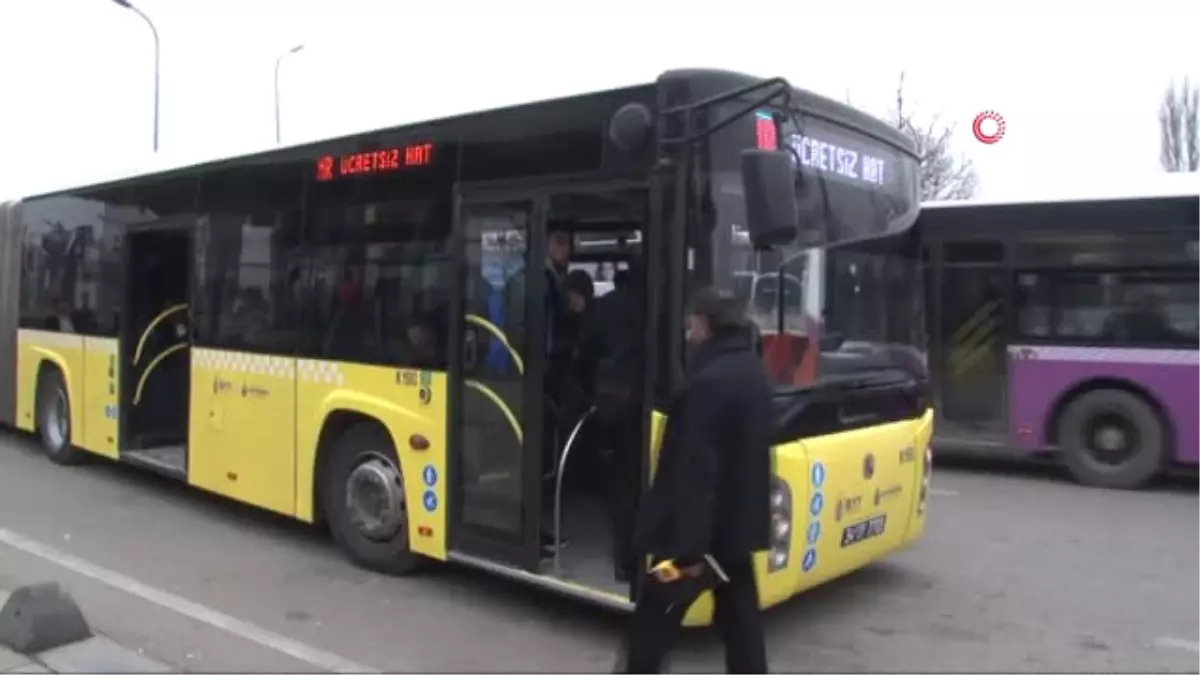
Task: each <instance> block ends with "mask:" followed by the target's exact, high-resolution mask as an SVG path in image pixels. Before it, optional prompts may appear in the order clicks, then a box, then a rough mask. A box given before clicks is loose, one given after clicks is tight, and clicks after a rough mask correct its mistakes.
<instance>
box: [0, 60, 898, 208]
mask: <svg viewBox="0 0 1200 675" xmlns="http://www.w3.org/2000/svg"><path fill="white" fill-rule="evenodd" d="M770 79H771V78H765V77H759V76H756V75H750V74H745V73H738V72H732V71H726V70H717V69H672V70H668V71H666V72H663V73H660V74H659V75H658V79H657V80H656V79H644V80H641V81H639V82H635V83H633V84H629V85H625V86H617V87H608V88H602V87H601V88H592V89H590V90H584V91H579V90H578V89H575V88H572V89H571V90H570V91H569V92H567V93H560V94H559V95H556V96H543V97H540V98H533V99H532V100H525V101H521V102H512V101H511V100H510V101H506V102H503V103H502V102H501V101H496V100H493V101H490V102H488V103H480V104H479V105H476V106H470V107H468V108H466V109H465V110H463V111H461V112H457V113H455V114H449V115H447V114H440V115H438V114H434V115H433V116H431V117H428V118H424V119H406V120H404V121H403V122H400V123H398V124H395V125H392V126H388V127H382V128H376V129H362V130H358V131H354V132H351V133H345V134H339V135H337V136H332V137H328V138H321V139H310V140H306V141H304V142H301V143H294V144H290V145H286V144H285V145H268V146H259V147H255V148H248V149H246V150H243V151H241V152H237V153H233V154H231V153H227V152H223V153H221V154H219V155H217V156H209V157H201V156H198V155H197V153H194V152H174V153H172V152H170V151H168V152H166V153H161V154H155V155H150V156H145V155H141V154H135V155H134V156H132V157H129V158H127V159H126V160H125V161H122V162H120V163H116V164H115V165H110V166H109V167H107V168H104V169H99V170H92V171H88V172H87V173H86V174H82V173H81V174H76V175H64V174H61V173H60V174H59V178H58V180H55V181H54V183H53V184H50V185H45V184H43V185H41V186H38V187H37V188H36V189H34V190H30V191H29V192H26V193H25V194H24V195H6V197H7V198H9V199H13V200H19V199H26V200H28V199H39V198H44V197H51V196H58V195H60V194H63V193H67V192H73V191H76V190H80V189H92V188H104V187H110V186H115V185H119V184H123V183H125V182H126V181H134V180H137V179H142V178H148V177H151V176H154V177H160V176H161V177H165V176H168V175H172V174H178V173H183V172H187V171H195V170H205V169H215V168H219V167H222V166H226V165H231V164H242V163H245V164H253V163H255V162H262V163H266V162H272V161H275V160H277V159H278V158H280V157H283V156H295V155H298V154H301V153H305V152H312V153H314V155H315V154H316V153H319V152H321V149H322V148H324V147H326V146H331V145H336V144H341V143H345V142H347V141H353V140H354V139H357V138H359V137H363V136H368V135H373V134H388V133H394V132H404V131H406V130H408V129H415V128H421V127H428V126H430V125H441V124H448V123H458V122H469V121H470V120H472V119H475V118H479V117H481V116H488V115H493V114H496V113H502V112H514V111H518V110H521V109H525V108H528V109H539V108H541V107H542V106H553V105H555V104H560V103H566V102H568V101H574V100H577V99H583V98H593V97H594V98H595V99H597V100H603V99H606V98H608V97H616V96H621V95H622V94H630V95H632V94H633V93H634V92H636V91H639V90H645V89H646V88H648V87H654V86H656V85H657V84H658V83H661V82H663V81H666V80H675V81H679V80H686V81H690V82H691V84H692V85H694V86H695V88H696V92H695V93H696V94H701V93H702V92H703V93H707V94H710V95H712V94H721V93H726V92H727V91H728V90H732V89H737V88H739V87H744V86H747V85H750V84H754V83H756V82H764V83H765V82H767V81H769V80H770ZM792 91H793V92H794V93H795V94H796V95H798V98H799V100H800V102H801V104H802V106H803V108H804V109H805V110H806V112H808V113H809V114H815V115H817V116H819V117H822V118H826V119H832V120H835V121H837V122H838V123H841V124H846V125H849V126H850V127H852V128H853V129H854V130H855V131H857V132H859V133H864V134H868V135H870V136H873V137H875V138H877V139H879V140H881V141H883V142H885V143H887V144H889V145H891V146H894V147H896V148H898V149H900V150H902V151H903V152H905V153H907V154H910V155H914V156H915V149H914V146H913V145H912V141H911V139H909V138H908V137H907V136H905V135H903V134H901V133H899V132H898V131H897V130H895V129H894V128H892V127H891V126H889V125H887V124H885V123H884V122H883V121H881V120H879V119H877V118H875V117H872V116H871V115H868V114H867V113H864V112H862V111H860V110H858V109H856V108H854V107H853V106H849V105H846V104H844V103H839V102H838V101H835V100H833V99H830V98H827V97H824V96H821V95H820V94H816V93H814V92H811V91H807V90H804V89H799V88H793V89H792ZM700 98H703V96H700Z"/></svg>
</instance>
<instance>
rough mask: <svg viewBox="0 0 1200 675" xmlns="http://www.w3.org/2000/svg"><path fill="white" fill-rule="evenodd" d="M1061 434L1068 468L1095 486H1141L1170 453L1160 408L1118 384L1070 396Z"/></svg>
mask: <svg viewBox="0 0 1200 675" xmlns="http://www.w3.org/2000/svg"><path fill="white" fill-rule="evenodd" d="M1058 438H1059V443H1060V444H1061V445H1062V447H1063V453H1064V454H1063V463H1064V464H1066V467H1067V470H1068V471H1070V472H1071V475H1072V476H1073V477H1074V478H1075V480H1077V481H1079V482H1080V483H1082V484H1084V485H1089V486H1094V487H1104V488H1114V489H1125V490H1128V489H1134V488H1138V487H1141V486H1143V485H1145V484H1146V483H1148V482H1149V481H1150V480H1151V479H1153V478H1154V477H1155V476H1156V475H1158V472H1159V471H1160V470H1161V469H1162V467H1163V465H1164V464H1165V462H1166V459H1167V432H1166V429H1164V428H1163V423H1162V420H1161V418H1160V417H1159V415H1158V413H1157V411H1155V409H1154V407H1153V406H1151V405H1150V404H1149V403H1148V402H1146V401H1145V400H1144V399H1142V398H1141V397H1140V396H1137V395H1135V394H1131V393H1129V392H1126V391H1121V390H1119V389H1097V390H1094V391H1089V392H1087V393H1086V394H1083V395H1082V396H1080V397H1078V398H1076V399H1075V400H1074V401H1071V403H1070V404H1069V405H1068V406H1067V409H1066V410H1065V411H1064V412H1063V415H1062V418H1061V420H1060V422H1059V434H1058Z"/></svg>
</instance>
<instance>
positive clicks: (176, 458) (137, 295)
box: [110, 226, 192, 476]
mask: <svg viewBox="0 0 1200 675" xmlns="http://www.w3.org/2000/svg"><path fill="white" fill-rule="evenodd" d="M123 255H124V259H125V289H124V293H125V297H124V302H123V303H122V305H121V307H122V309H121V337H120V350H119V351H120V356H119V360H120V374H119V382H120V405H119V410H120V429H121V432H120V436H121V443H120V448H121V457H122V459H131V460H133V461H135V462H139V463H143V464H148V465H150V466H151V467H152V468H155V469H158V470H162V471H165V472H168V473H171V474H175V475H180V476H182V475H184V474H185V473H186V470H187V461H186V458H187V454H186V453H187V451H186V443H187V428H188V392H189V389H190V386H189V382H190V380H189V370H190V360H191V359H190V351H191V350H190V348H191V333H192V331H191V329H190V324H189V310H188V300H189V296H190V276H189V272H190V270H191V269H192V265H191V259H192V234H191V230H190V228H185V227H178V226H170V227H153V228H150V229H137V230H130V231H129V232H127V233H126V234H125V237H124V250H123ZM114 365H115V364H114ZM110 370H111V369H110ZM114 387H115V385H114Z"/></svg>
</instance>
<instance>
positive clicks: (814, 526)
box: [808, 520, 821, 546]
mask: <svg viewBox="0 0 1200 675" xmlns="http://www.w3.org/2000/svg"><path fill="white" fill-rule="evenodd" d="M820 538H821V521H819V520H814V521H813V522H811V523H809V525H808V543H809V545H810V546H811V545H813V544H815V543H817V540H818V539H820Z"/></svg>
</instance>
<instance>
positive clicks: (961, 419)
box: [918, 183, 1200, 488]
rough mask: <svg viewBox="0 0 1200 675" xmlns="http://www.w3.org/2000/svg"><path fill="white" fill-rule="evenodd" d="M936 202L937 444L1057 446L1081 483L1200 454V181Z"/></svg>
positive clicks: (1129, 482) (930, 283)
mask: <svg viewBox="0 0 1200 675" xmlns="http://www.w3.org/2000/svg"><path fill="white" fill-rule="evenodd" d="M1188 188H1190V189H1184V188H1183V187H1182V186H1181V187H1180V188H1179V189H1170V190H1168V191H1164V192H1160V193H1157V194H1145V195H1143V196H1137V197H1112V198H1105V199H1092V200H1086V201H1085V200H1078V201H1039V202H1005V203H982V202H958V203H953V202H951V203H942V204H926V205H925V208H924V209H923V211H922V215H921V218H920V222H919V224H918V229H919V231H920V236H921V238H922V239H923V241H924V243H925V246H927V247H928V251H929V260H930V262H931V266H930V267H929V270H928V276H927V278H926V282H927V288H928V289H929V291H930V296H929V300H928V305H929V307H930V310H931V312H930V319H931V321H930V334H931V336H932V342H931V344H930V352H929V353H930V358H931V360H932V365H931V368H930V370H931V372H932V378H933V382H934V384H935V390H936V392H937V393H936V401H937V405H936V408H937V411H938V420H939V422H938V434H937V438H938V441H939V443H942V442H944V443H945V444H946V445H948V446H949V445H960V446H1003V447H1011V448H1018V449H1021V450H1024V451H1028V452H1033V453H1055V454H1057V456H1058V457H1059V458H1060V459H1061V461H1062V463H1063V464H1064V465H1065V466H1066V467H1067V468H1068V469H1069V470H1070V473H1071V474H1072V475H1073V476H1074V478H1075V479H1077V480H1078V481H1079V482H1080V483H1083V484H1086V485H1095V486H1104V487H1111V488H1133V487H1137V486H1141V485H1143V484H1145V483H1146V482H1147V481H1148V480H1150V479H1151V478H1153V477H1154V476H1155V475H1157V474H1158V473H1159V472H1160V471H1162V470H1163V469H1166V468H1168V467H1171V466H1173V465H1183V466H1191V467H1194V466H1195V465H1196V456H1197V449H1198V445H1200V442H1198V440H1197V431H1196V410H1197V408H1200V401H1198V399H1197V389H1196V382H1197V376H1198V374H1200V350H1198V344H1197V324H1198V315H1197V311H1198V310H1197V302H1198V301H1200V298H1198V297H1197V283H1198V279H1197V233H1198V231H1200V217H1198V216H1197V213H1198V210H1200V191H1198V190H1197V189H1196V187H1195V183H1192V184H1190V185H1189V186H1188Z"/></svg>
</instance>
